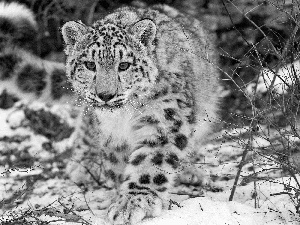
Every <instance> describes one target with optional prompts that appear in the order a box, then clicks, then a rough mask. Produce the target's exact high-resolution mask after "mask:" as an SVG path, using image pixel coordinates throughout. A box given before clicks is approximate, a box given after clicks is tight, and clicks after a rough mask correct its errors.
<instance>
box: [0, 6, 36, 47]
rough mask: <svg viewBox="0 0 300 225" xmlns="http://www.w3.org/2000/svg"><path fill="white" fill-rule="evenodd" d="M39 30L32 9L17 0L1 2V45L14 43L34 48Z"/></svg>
mask: <svg viewBox="0 0 300 225" xmlns="http://www.w3.org/2000/svg"><path fill="white" fill-rule="evenodd" d="M37 32H38V26H37V22H36V20H35V17H34V14H33V13H32V11H31V10H30V9H28V8H27V7H26V6H25V5H21V4H19V3H16V2H12V3H6V2H0V47H1V46H2V47H5V46H7V45H14V46H19V47H22V48H26V49H32V48H33V47H34V46H35V45H36V40H37V34H38V33H37Z"/></svg>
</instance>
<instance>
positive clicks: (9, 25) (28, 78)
mask: <svg viewBox="0 0 300 225" xmlns="http://www.w3.org/2000/svg"><path fill="white" fill-rule="evenodd" d="M37 30H38V29H37V24H36V21H35V19H34V15H33V13H32V12H31V11H30V10H29V9H28V8H27V7H26V6H23V5H21V4H19V3H9V4H8V3H3V2H1V3H0V95H1V94H2V95H3V93H4V95H5V96H6V93H8V94H9V95H13V96H15V97H16V98H17V99H20V100H39V101H45V102H53V101H56V100H57V101H59V102H65V100H66V101H69V99H70V96H71V90H70V85H69V84H68V83H67V79H66V75H65V65H64V64H63V63H58V62H52V61H48V60H43V59H41V58H40V57H39V56H37V55H35V54H33V53H32V52H31V51H30V49H28V48H27V47H30V45H34V44H36V42H34V41H36V40H35V36H36V34H37ZM2 95H1V96H2ZM1 96H0V103H1ZM64 99H65V100H64ZM0 107H1V105H0Z"/></svg>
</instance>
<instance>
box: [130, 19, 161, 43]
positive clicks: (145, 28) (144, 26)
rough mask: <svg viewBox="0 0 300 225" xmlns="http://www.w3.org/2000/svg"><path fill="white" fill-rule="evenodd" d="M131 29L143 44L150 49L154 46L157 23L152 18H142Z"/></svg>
mask: <svg viewBox="0 0 300 225" xmlns="http://www.w3.org/2000/svg"><path fill="white" fill-rule="evenodd" d="M130 31H131V32H132V34H133V36H134V37H135V38H136V39H137V40H139V41H140V42H141V43H142V44H143V45H145V46H146V47H148V48H150V49H152V48H153V47H154V46H153V41H154V39H155V35H156V25H155V23H154V22H153V21H152V20H150V19H143V20H140V21H138V22H136V23H135V24H134V25H133V26H132V27H131V29H130Z"/></svg>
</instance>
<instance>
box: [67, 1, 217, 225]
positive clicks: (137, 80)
mask: <svg viewBox="0 0 300 225" xmlns="http://www.w3.org/2000/svg"><path fill="white" fill-rule="evenodd" d="M62 34H63V38H64V41H65V43H66V49H65V53H66V55H67V62H66V63H67V66H66V68H67V76H68V79H69V81H70V82H71V83H72V86H73V88H74V90H75V91H76V92H77V93H79V94H80V95H81V96H83V97H84V99H85V100H86V101H87V102H88V103H89V104H90V105H91V106H93V115H94V117H95V118H96V119H95V120H94V121H96V120H97V122H94V125H92V126H90V127H91V128H92V127H93V128H95V129H96V130H97V131H98V135H96V139H97V140H98V142H97V143H98V146H97V147H96V148H95V149H94V150H92V151H95V152H99V153H100V152H102V154H103V157H104V158H105V165H104V166H103V167H104V170H105V171H106V175H107V179H111V180H113V181H114V182H115V184H116V185H115V187H116V188H117V189H118V193H119V195H118V196H117V197H116V200H115V202H113V203H112V204H111V206H110V207H109V209H108V218H109V220H110V221H111V222H112V223H113V224H127V223H131V224H134V223H136V222H139V221H140V220H142V219H143V218H144V217H149V216H157V215H159V214H160V212H161V209H162V207H163V205H164V204H165V203H166V202H167V201H168V192H169V191H170V190H171V188H172V186H173V184H174V178H175V177H176V176H177V175H178V174H179V173H180V171H182V170H183V169H184V167H185V166H186V164H185V163H184V162H187V161H188V160H189V158H188V156H187V155H188V153H190V152H192V151H193V150H194V149H195V147H196V146H197V145H195V144H197V143H198V142H197V140H200V141H201V140H203V138H204V137H205V134H207V133H208V132H209V130H210V128H211V126H212V124H211V122H209V121H208V120H207V117H209V118H210V120H211V121H212V120H213V118H215V117H216V110H217V101H218V100H217V91H216V90H217V88H218V75H217V71H216V69H215V67H214V64H215V63H216V57H215V55H214V49H213V45H212V44H211V42H210V40H209V39H210V37H209V35H208V34H207V32H206V31H205V30H204V28H203V25H202V24H201V23H200V22H199V21H197V20H195V19H193V18H189V17H188V16H186V15H183V14H181V13H179V12H178V11H177V10H175V9H173V8H171V7H168V6H165V5H158V6H153V7H152V8H149V9H136V8H121V9H118V10H116V11H115V12H114V13H112V14H109V15H108V16H106V17H105V18H103V19H101V20H98V21H96V22H95V23H94V24H93V25H92V26H90V27H89V26H86V25H84V24H83V23H82V22H80V21H77V22H75V21H71V22H67V23H66V24H65V25H64V26H63V27H62ZM87 129H89V128H87ZM89 151H91V149H89ZM80 157H82V154H81V155H80ZM80 157H79V158H78V160H80ZM122 159H123V160H122ZM84 161H85V162H86V163H88V162H89V160H88V159H87V158H85V160H84ZM81 162H83V161H82V158H81ZM73 168H74V167H73ZM71 170H72V169H71ZM71 170H70V171H71ZM74 173H76V174H78V172H74ZM74 173H73V174H74ZM71 177H73V178H74V179H76V175H75V176H72V175H71Z"/></svg>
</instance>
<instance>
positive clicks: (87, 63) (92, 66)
mask: <svg viewBox="0 0 300 225" xmlns="http://www.w3.org/2000/svg"><path fill="white" fill-rule="evenodd" d="M84 65H85V67H86V68H87V69H88V70H91V71H94V72H95V71H96V64H95V63H94V62H90V61H85V62H84Z"/></svg>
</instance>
